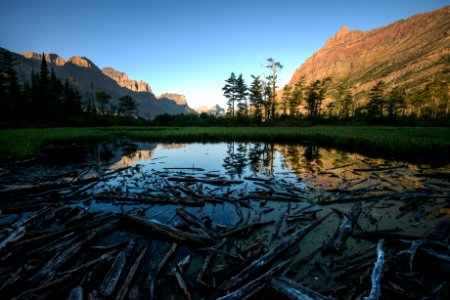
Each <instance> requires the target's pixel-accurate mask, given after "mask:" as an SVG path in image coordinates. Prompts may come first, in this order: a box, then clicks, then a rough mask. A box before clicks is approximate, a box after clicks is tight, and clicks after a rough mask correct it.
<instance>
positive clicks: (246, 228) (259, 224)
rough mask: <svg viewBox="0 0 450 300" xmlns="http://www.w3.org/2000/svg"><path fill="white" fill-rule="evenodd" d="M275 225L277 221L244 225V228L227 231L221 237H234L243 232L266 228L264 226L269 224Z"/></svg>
mask: <svg viewBox="0 0 450 300" xmlns="http://www.w3.org/2000/svg"><path fill="white" fill-rule="evenodd" d="M273 223H275V221H266V222H255V223H252V224H248V225H243V226H240V227H238V228H236V229H232V230H229V231H227V232H225V233H222V234H221V235H220V237H221V238H225V237H229V236H230V235H234V234H237V233H240V232H243V231H249V230H254V229H256V228H259V227H264V226H266V225H268V224H273Z"/></svg>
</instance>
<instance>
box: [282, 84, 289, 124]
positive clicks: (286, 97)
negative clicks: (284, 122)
mask: <svg viewBox="0 0 450 300" xmlns="http://www.w3.org/2000/svg"><path fill="white" fill-rule="evenodd" d="M291 98H292V87H291V86H290V85H287V84H286V85H285V86H284V87H283V96H282V97H281V110H282V111H283V115H285V116H286V115H287V110H288V107H289V102H290V100H291Z"/></svg>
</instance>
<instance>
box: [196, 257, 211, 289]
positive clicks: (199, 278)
mask: <svg viewBox="0 0 450 300" xmlns="http://www.w3.org/2000/svg"><path fill="white" fill-rule="evenodd" d="M213 256H214V252H213V251H210V252H208V255H207V256H206V258H205V261H204V262H203V265H202V268H201V270H200V272H199V273H198V275H197V278H196V281H197V283H198V284H202V285H204V286H207V287H209V285H208V284H207V283H205V282H204V281H203V276H204V275H205V273H206V270H207V269H208V267H209V264H210V262H211V260H212V258H213Z"/></svg>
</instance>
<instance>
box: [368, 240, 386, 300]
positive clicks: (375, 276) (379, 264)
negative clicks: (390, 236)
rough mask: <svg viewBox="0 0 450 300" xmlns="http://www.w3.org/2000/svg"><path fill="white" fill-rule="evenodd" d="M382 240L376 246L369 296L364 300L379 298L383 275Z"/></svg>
mask: <svg viewBox="0 0 450 300" xmlns="http://www.w3.org/2000/svg"><path fill="white" fill-rule="evenodd" d="M383 244H384V240H383V239H381V240H380V241H379V242H378V245H377V260H376V262H375V265H374V267H373V271H372V276H371V279H372V289H371V290H370V294H369V296H367V297H364V299H365V300H377V299H379V298H380V293H381V285H380V280H381V276H382V273H383V266H384V251H383Z"/></svg>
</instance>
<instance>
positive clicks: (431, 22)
mask: <svg viewBox="0 0 450 300" xmlns="http://www.w3.org/2000/svg"><path fill="white" fill-rule="evenodd" d="M449 14H450V6H446V7H443V8H441V9H438V10H436V11H432V12H428V13H424V14H418V15H415V16H412V17H410V18H408V19H406V20H399V21H396V22H393V23H391V24H389V25H386V26H383V27H379V28H375V29H372V30H368V31H358V30H349V28H348V27H347V26H344V27H342V28H341V29H340V30H339V31H338V32H337V33H336V34H335V35H334V36H333V37H331V38H330V39H329V40H328V41H327V42H326V44H325V46H324V47H322V48H321V49H319V50H318V51H317V52H316V53H314V54H313V55H312V56H311V57H309V58H308V59H307V60H306V61H305V63H304V64H303V65H301V66H300V67H299V68H298V69H297V70H296V71H295V73H294V74H293V76H292V78H291V80H290V82H289V84H290V85H293V84H295V83H296V82H297V81H298V80H299V79H300V78H304V79H305V81H306V82H311V81H313V80H317V79H323V78H325V77H331V78H332V84H333V85H334V86H340V85H342V86H344V87H350V88H354V89H355V90H354V93H355V94H359V93H361V92H363V91H367V90H368V89H370V88H372V87H373V86H374V85H375V84H376V83H377V82H378V81H380V80H382V81H384V82H386V83H388V84H391V85H393V84H395V85H404V86H405V87H406V88H415V87H418V86H420V85H421V84H422V85H423V83H424V82H427V81H428V80H429V78H430V76H433V74H436V73H439V72H443V71H445V70H446V69H448V56H449V54H450V48H449V47H448V45H450V34H449V32H450V18H449Z"/></svg>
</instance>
